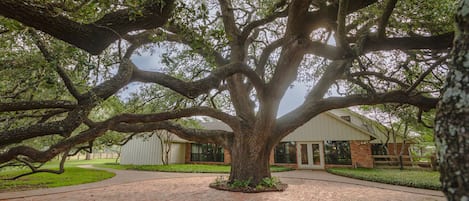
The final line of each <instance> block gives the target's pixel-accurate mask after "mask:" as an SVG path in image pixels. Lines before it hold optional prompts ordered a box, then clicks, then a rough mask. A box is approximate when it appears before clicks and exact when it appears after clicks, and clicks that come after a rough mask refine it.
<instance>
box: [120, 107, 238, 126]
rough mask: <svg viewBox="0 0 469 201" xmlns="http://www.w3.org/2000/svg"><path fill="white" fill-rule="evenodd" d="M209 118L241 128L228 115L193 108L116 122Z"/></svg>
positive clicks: (128, 116) (123, 117) (125, 117)
mask: <svg viewBox="0 0 469 201" xmlns="http://www.w3.org/2000/svg"><path fill="white" fill-rule="evenodd" d="M202 115H203V116H209V117H212V118H215V119H218V120H221V121H223V122H224V123H226V124H227V125H229V126H230V127H232V128H235V129H236V128H239V122H238V120H237V118H236V117H234V116H231V115H229V114H226V113H224V112H221V111H218V110H216V109H213V108H209V107H203V106H200V107H193V108H185V109H180V110H174V111H170V112H161V113H156V114H121V115H118V116H116V117H114V118H113V119H114V121H119V122H123V123H134V124H135V123H149V122H158V121H165V120H170V119H178V118H182V117H191V116H202Z"/></svg>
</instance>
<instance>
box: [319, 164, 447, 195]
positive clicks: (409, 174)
mask: <svg viewBox="0 0 469 201" xmlns="http://www.w3.org/2000/svg"><path fill="white" fill-rule="evenodd" d="M327 171H328V172H329V173H332V174H336V175H341V176H346V177H351V178H355V179H361V180H367V181H374V182H380V183H386V184H394V185H400V186H408V187H415V188H423V189H431V190H441V183H440V180H439V178H440V173H439V172H437V171H426V170H399V169H377V168H375V169H368V168H329V169H327Z"/></svg>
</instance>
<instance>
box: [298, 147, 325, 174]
mask: <svg viewBox="0 0 469 201" xmlns="http://www.w3.org/2000/svg"><path fill="white" fill-rule="evenodd" d="M297 149H298V151H297V153H298V168H302V169H324V153H323V150H324V149H323V148H322V142H299V143H298V147H297Z"/></svg>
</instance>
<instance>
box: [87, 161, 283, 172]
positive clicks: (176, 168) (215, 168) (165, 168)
mask: <svg viewBox="0 0 469 201" xmlns="http://www.w3.org/2000/svg"><path fill="white" fill-rule="evenodd" d="M94 166H96V167H103V168H113V169H119V170H144V171H160V172H192V173H229V172H230V169H231V168H230V166H228V165H199V164H170V165H119V164H116V163H106V164H97V165H94ZM270 170H271V171H272V172H282V171H289V170H292V169H291V168H287V167H280V166H271V167H270Z"/></svg>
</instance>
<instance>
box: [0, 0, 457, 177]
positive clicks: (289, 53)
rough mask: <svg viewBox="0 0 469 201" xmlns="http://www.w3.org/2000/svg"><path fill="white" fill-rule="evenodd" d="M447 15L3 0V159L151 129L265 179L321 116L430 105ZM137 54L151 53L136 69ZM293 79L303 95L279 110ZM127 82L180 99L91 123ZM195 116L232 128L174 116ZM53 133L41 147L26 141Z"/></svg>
mask: <svg viewBox="0 0 469 201" xmlns="http://www.w3.org/2000/svg"><path fill="white" fill-rule="evenodd" d="M453 11H454V1H451V0H445V1H441V0H428V1H424V2H422V1H416V0H407V1H397V0H386V1H378V0H355V1H349V0H291V1H285V0H282V1H273V0H255V1H242V0H204V1H191V0H187V1H185V0H179V1H175V0H129V1H120V0H119V1H117V0H87V1H74V0H60V1H59V0H22V1H18V0H3V1H1V2H0V15H1V16H3V17H2V18H0V22H1V23H0V40H1V43H0V46H1V47H0V50H1V51H2V53H3V54H2V55H0V61H1V62H0V63H1V64H0V65H1V68H0V73H1V76H2V80H1V81H0V96H1V99H0V112H1V118H0V127H1V130H0V164H2V163H7V162H9V161H12V160H22V161H29V162H46V161H48V160H50V159H52V158H53V157H55V156H57V155H58V154H60V153H63V152H69V151H71V150H75V149H77V148H79V147H81V146H82V145H83V144H87V143H89V142H90V141H93V140H94V139H96V138H98V137H100V136H102V135H104V134H105V133H106V132H108V131H115V132H119V133H134V132H147V131H153V130H157V129H162V130H167V131H170V132H172V133H174V134H176V135H178V136H179V137H182V138H184V139H187V140H192V141H197V142H202V143H216V144H218V145H221V146H223V147H224V148H225V149H227V150H228V151H229V152H230V153H231V156H232V164H231V165H232V171H231V175H230V180H231V181H234V180H235V179H237V180H248V179H249V178H251V179H250V181H251V185H254V186H255V185H256V184H257V183H258V182H259V181H260V180H261V179H262V178H265V177H270V170H269V168H268V157H269V155H270V152H271V151H272V149H273V148H274V146H275V145H276V144H277V143H278V142H279V141H280V140H281V139H282V138H283V137H285V136H286V135H288V134H289V133H291V132H292V131H294V130H295V129H296V128H298V127H300V126H301V125H303V124H304V123H306V122H307V121H309V120H310V119H311V118H313V117H315V116H316V115H318V114H320V113H322V112H325V111H328V110H331V109H335V108H344V107H349V106H355V105H374V104H382V103H399V104H409V105H413V106H415V107H417V108H419V109H420V110H422V111H428V110H430V109H432V108H435V106H436V104H437V101H438V97H439V90H440V88H441V85H442V83H443V78H442V77H443V76H444V75H445V74H446V72H447V63H448V53H449V50H450V48H451V46H452V43H451V42H452V40H453V36H454V30H453V27H452V23H453V19H452V17H451V16H452V15H451V13H452V12H453ZM139 54H152V55H154V56H155V57H159V60H160V62H155V63H152V64H151V66H143V67H142V66H141V67H137V65H136V62H135V60H137V58H138V56H137V55H139ZM295 82H303V83H306V84H307V85H308V86H310V89H309V91H308V94H307V96H306V97H305V100H304V102H303V103H302V104H301V105H300V106H298V107H297V108H296V109H294V110H293V111H291V112H289V113H287V114H285V115H282V116H279V117H278V115H277V112H278V107H279V104H280V100H281V99H282V97H283V96H284V94H285V92H286V90H287V89H288V88H289V87H290V86H291V85H293V84H295ZM134 83H137V84H138V85H139V86H141V87H142V88H141V89H140V90H138V92H139V93H140V94H138V95H137V96H141V98H142V99H143V100H145V101H143V104H151V103H152V102H158V101H163V100H168V99H166V98H167V97H173V98H171V99H170V100H171V102H172V103H171V104H169V105H177V107H168V108H167V110H161V108H158V109H154V110H152V109H146V110H140V111H129V110H122V111H119V112H117V113H115V114H112V115H110V116H104V115H102V116H101V117H103V118H91V117H92V116H95V117H96V116H100V114H99V110H98V109H97V108H99V107H101V106H102V105H103V104H107V103H108V101H109V100H110V99H112V98H113V97H116V96H118V97H120V98H121V99H122V97H123V96H122V95H120V96H119V93H120V92H122V91H124V93H125V89H126V88H127V87H129V85H130V86H133V85H131V84H134ZM148 108H151V107H148ZM116 111H117V110H116ZM194 116H206V117H211V118H214V119H217V120H219V121H222V122H224V123H225V124H227V125H228V126H229V127H230V128H231V129H232V131H222V130H203V129H199V128H196V127H191V126H187V125H182V124H180V123H179V122H177V121H175V120H176V119H181V118H187V117H194ZM50 136H55V137H58V140H57V141H56V142H54V143H53V144H52V145H51V146H48V147H34V146H28V144H27V143H26V142H27V141H30V140H34V139H40V138H47V137H50ZM254 169H255V170H256V171H253V170H254Z"/></svg>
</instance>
